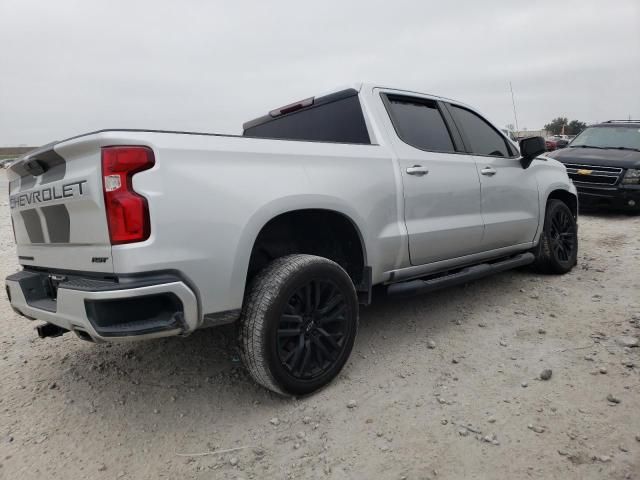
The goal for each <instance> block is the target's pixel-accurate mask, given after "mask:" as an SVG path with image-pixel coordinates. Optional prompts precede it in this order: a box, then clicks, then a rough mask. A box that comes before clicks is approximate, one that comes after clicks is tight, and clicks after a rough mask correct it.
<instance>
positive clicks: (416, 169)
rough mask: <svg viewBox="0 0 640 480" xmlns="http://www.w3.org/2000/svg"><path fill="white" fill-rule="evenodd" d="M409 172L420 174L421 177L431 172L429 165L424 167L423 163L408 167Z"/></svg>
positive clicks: (410, 173)
mask: <svg viewBox="0 0 640 480" xmlns="http://www.w3.org/2000/svg"><path fill="white" fill-rule="evenodd" d="M407 173H408V174H409V175H418V176H419V177H421V176H422V175H426V174H427V173H429V170H428V169H427V167H423V166H422V165H414V166H413V167H407Z"/></svg>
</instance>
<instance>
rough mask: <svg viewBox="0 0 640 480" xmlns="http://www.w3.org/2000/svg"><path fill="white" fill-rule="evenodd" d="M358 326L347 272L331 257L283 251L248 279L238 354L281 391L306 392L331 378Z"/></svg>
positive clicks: (253, 372)
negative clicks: (278, 256)
mask: <svg viewBox="0 0 640 480" xmlns="http://www.w3.org/2000/svg"><path fill="white" fill-rule="evenodd" d="M357 329H358V301H357V297H356V291H355V288H354V285H353V282H352V281H351V278H350V277H349V275H347V272H345V271H344V270H343V269H342V267H340V265H338V264H337V263H335V262H332V261H331V260H328V259H326V258H322V257H316V256H313V255H298V254H296V255H287V256H284V257H280V258H278V259H276V260H274V261H273V262H271V263H270V264H269V265H267V267H265V268H264V269H263V270H262V271H261V272H260V273H258V275H256V277H255V278H254V279H253V280H252V282H251V284H250V287H249V288H248V291H247V295H246V297H245V302H244V305H243V310H242V314H241V316H240V325H239V345H240V352H241V358H242V361H243V363H244V365H245V366H246V368H247V370H249V373H250V374H251V376H252V377H253V379H254V380H255V381H256V382H257V383H259V384H260V385H262V386H264V387H266V388H268V389H269V390H273V391H274V392H277V393H279V394H283V395H305V394H308V393H311V392H314V391H316V390H318V389H319V388H321V387H323V386H324V385H326V384H327V383H329V382H330V381H331V380H332V379H333V378H335V377H336V376H337V375H338V373H339V372H340V370H342V367H343V366H344V364H345V363H346V361H347V359H348V358H349V355H350V353H351V350H352V348H353V342H354V340H355V337H356V332H357Z"/></svg>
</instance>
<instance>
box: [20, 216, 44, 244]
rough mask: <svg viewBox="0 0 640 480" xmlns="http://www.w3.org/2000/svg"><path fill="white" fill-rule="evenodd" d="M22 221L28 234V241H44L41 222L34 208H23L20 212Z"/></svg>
mask: <svg viewBox="0 0 640 480" xmlns="http://www.w3.org/2000/svg"><path fill="white" fill-rule="evenodd" d="M20 215H21V216H22V221H23V222H24V226H25V228H26V229H27V235H29V241H30V242H31V243H44V232H43V231H42V224H41V223H40V216H39V215H38V212H36V209H35V208H32V209H31V210H23V211H21V212H20Z"/></svg>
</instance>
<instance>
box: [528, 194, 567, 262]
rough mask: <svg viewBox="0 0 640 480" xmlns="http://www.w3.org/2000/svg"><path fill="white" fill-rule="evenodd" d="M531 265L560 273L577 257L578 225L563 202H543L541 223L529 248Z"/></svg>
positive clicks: (553, 200) (552, 200)
mask: <svg viewBox="0 0 640 480" xmlns="http://www.w3.org/2000/svg"><path fill="white" fill-rule="evenodd" d="M533 253H534V255H535V257H536V258H535V261H534V263H533V265H532V267H533V269H534V270H536V271H538V272H541V273H555V274H563V273H567V272H569V271H570V270H571V269H572V268H573V266H574V265H575V264H576V263H577V261H578V225H577V223H576V219H575V217H574V216H573V213H572V212H571V210H570V209H569V207H568V206H567V204H566V203H564V202H562V201H561V200H556V199H551V200H549V201H548V202H547V209H546V212H545V220H544V227H543V230H542V234H541V235H540V241H539V242H538V246H537V247H536V248H535V249H534V251H533Z"/></svg>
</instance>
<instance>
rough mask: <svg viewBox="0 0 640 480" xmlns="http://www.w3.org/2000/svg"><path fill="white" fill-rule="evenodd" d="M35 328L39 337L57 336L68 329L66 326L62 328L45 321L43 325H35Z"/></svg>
mask: <svg viewBox="0 0 640 480" xmlns="http://www.w3.org/2000/svg"><path fill="white" fill-rule="evenodd" d="M36 330H37V331H38V336H39V337H40V338H47V337H52V338H53V337H59V336H61V335H64V334H65V333H67V332H68V331H69V330H67V329H66V328H62V327H59V326H57V325H54V324H53V323H45V324H43V325H38V326H37V327H36Z"/></svg>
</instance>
